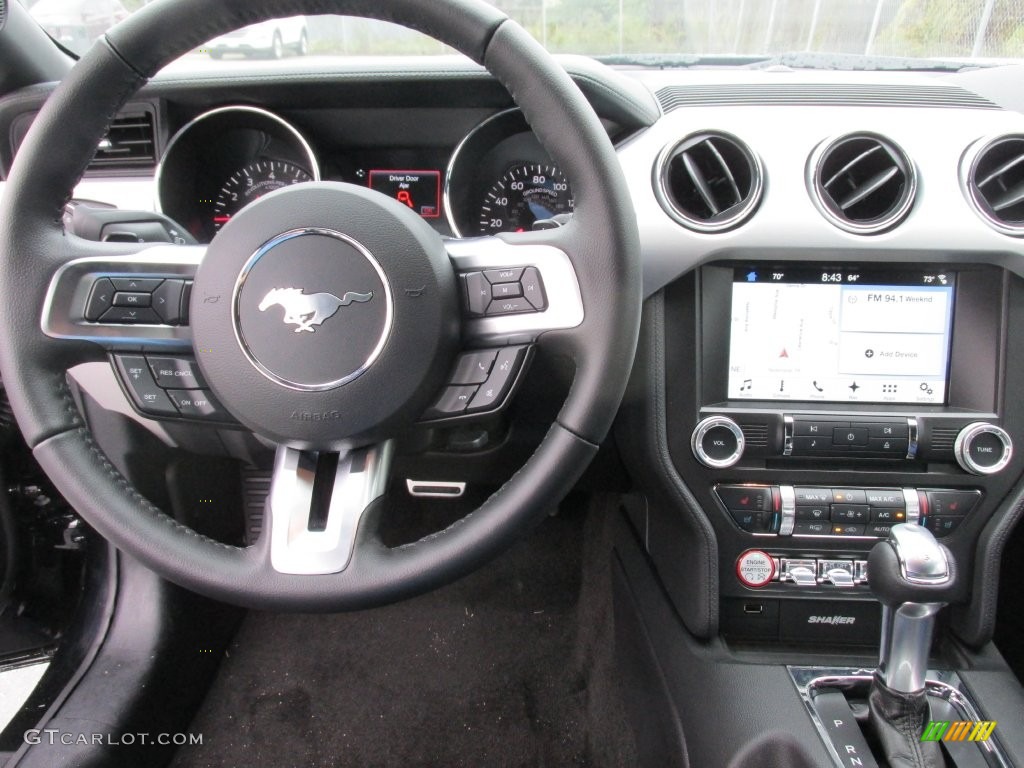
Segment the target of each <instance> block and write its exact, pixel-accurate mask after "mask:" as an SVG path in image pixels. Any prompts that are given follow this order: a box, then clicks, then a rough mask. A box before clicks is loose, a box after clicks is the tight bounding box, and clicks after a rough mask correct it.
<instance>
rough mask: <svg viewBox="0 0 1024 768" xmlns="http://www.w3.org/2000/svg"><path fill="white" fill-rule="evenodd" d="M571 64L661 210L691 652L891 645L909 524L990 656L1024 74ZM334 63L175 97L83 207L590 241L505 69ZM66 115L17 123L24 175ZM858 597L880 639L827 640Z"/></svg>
mask: <svg viewBox="0 0 1024 768" xmlns="http://www.w3.org/2000/svg"><path fill="white" fill-rule="evenodd" d="M564 62H565V64H566V66H567V69H568V70H569V72H570V74H571V75H572V76H573V77H574V78H575V79H576V81H577V83H578V84H579V85H580V87H581V89H582V90H583V91H584V93H585V94H586V95H587V96H588V98H589V99H590V101H591V103H592V104H593V105H594V107H595V109H596V111H597V112H598V114H599V116H600V117H601V118H602V121H603V123H604V126H605V129H606V130H607V132H608V135H609V137H610V138H611V139H612V141H613V143H614V144H615V146H616V148H617V151H618V155H619V158H620V161H621V164H622V167H623V170H624V172H625V175H626V179H627V183H628V185H629V189H630V192H631V195H632V200H633V204H634V206H635V209H636V216H637V224H638V228H639V231H640V238H641V247H642V259H643V276H644V293H645V296H646V297H647V302H646V306H645V313H644V323H643V331H642V337H641V344H640V352H639V357H638V359H637V363H636V365H635V368H634V386H633V387H632V389H631V394H630V396H629V397H628V398H627V400H626V403H625V405H624V407H623V410H622V412H621V414H620V419H619V425H618V428H617V431H616V444H617V446H618V449H619V452H620V455H621V458H622V461H623V463H624V464H625V465H626V467H627V469H628V471H629V474H630V476H631V478H632V479H633V480H634V481H635V483H636V485H637V488H638V489H639V491H640V493H641V494H642V496H643V497H644V501H643V503H638V504H636V505H635V506H631V507H630V508H629V510H628V511H629V514H630V517H631V519H632V521H633V524H634V527H635V529H636V530H637V531H638V535H639V536H640V537H641V538H642V539H643V541H644V544H645V547H646V550H647V554H648V556H649V557H650V559H651V562H652V563H653V565H654V567H655V568H656V569H657V571H658V572H659V575H660V576H661V578H662V581H663V583H664V585H665V589H666V592H667V593H668V594H669V596H670V598H671V599H672V601H673V603H674V605H675V607H676V609H677V611H678V612H679V615H680V616H681V617H682V618H683V620H684V622H685V623H686V625H687V627H688V629H689V630H690V631H691V632H692V633H693V634H694V635H696V636H698V637H713V636H716V635H717V634H719V633H721V634H723V635H724V636H725V637H726V639H728V640H730V641H732V642H740V643H751V642H754V643H780V642H790V643H792V642H807V641H813V642H835V643H838V644H840V645H842V644H858V643H859V644H863V645H870V644H871V643H873V642H875V640H876V638H877V611H876V610H875V609H877V605H876V604H874V603H873V602H872V601H871V600H870V596H869V595H868V594H866V591H867V587H866V586H865V583H864V582H865V580H864V573H863V563H865V562H866V555H867V552H868V550H869V549H870V548H871V546H872V545H873V544H874V543H875V542H876V541H877V540H878V538H879V537H882V536H885V535H886V534H887V531H888V527H891V525H892V524H894V523H895V522H902V521H907V520H914V521H918V522H922V523H924V524H926V525H928V526H929V527H930V528H932V530H933V531H934V532H935V533H936V534H937V535H939V536H941V537H942V538H943V541H944V543H946V544H948V546H949V547H950V548H951V549H952V550H953V551H954V552H955V553H956V555H957V558H958V561H959V562H960V563H961V564H963V567H964V568H966V570H967V571H968V572H970V574H971V578H967V579H964V580H963V587H962V591H961V594H960V596H959V599H960V602H961V609H959V610H958V613H957V614H956V616H955V618H954V623H955V625H956V629H957V632H958V633H959V634H960V635H961V636H962V637H965V638H967V639H969V640H971V641H974V642H981V641H983V640H984V639H985V638H986V637H987V636H990V635H991V633H992V624H993V621H994V619H993V613H992V609H991V604H990V599H989V598H988V597H986V595H991V594H992V590H994V589H995V583H996V580H997V579H998V576H999V569H998V560H999V554H1000V547H1001V546H1002V542H1004V541H1005V537H1006V533H1007V531H1008V530H1009V529H1010V528H1012V526H1013V525H1014V524H1015V523H1016V521H1017V519H1018V518H1019V516H1020V514H1021V510H1022V509H1024V506H1021V505H1019V504H1018V503H1017V501H1019V499H1018V498H1017V495H1015V494H1017V493H1018V492H1017V491H1015V487H1016V483H1017V481H1018V480H1019V478H1020V477H1021V474H1022V472H1024V460H1022V455H1024V453H1022V452H1020V451H1018V450H1015V441H1017V442H1019V440H1020V439H1021V436H1022V435H1024V403H1021V402H1020V401H1019V398H1016V397H1015V395H1014V393H1016V392H1018V391H1020V389H1021V388H1022V387H1024V349H1022V348H1021V341H1020V340H1021V339H1024V279H1022V276H1024V114H1022V109H1024V105H1022V104H1021V94H1020V92H1019V86H1018V85H1017V83H1019V82H1020V74H1021V72H1020V68H1019V67H1007V68H997V69H992V70H979V71H975V72H965V73H962V74H941V75H940V74H934V73H915V72H844V71H800V70H790V69H787V68H776V69H772V70H767V71H766V70H750V69H743V68H726V67H716V68H710V69H702V68H699V67H698V68H693V69H680V70H659V69H645V68H622V69H612V68H609V67H605V66H602V65H599V64H596V63H595V62H593V61H590V60H587V59H578V58H572V57H570V58H567V59H565V60H564ZM308 66H309V65H308V62H303V63H301V64H299V63H293V62H288V61H286V62H281V63H276V64H275V65H274V68H273V71H272V73H268V72H263V71H258V70H250V69H246V68H245V67H244V66H243V67H236V68H234V69H232V68H230V67H229V68H228V69H227V70H225V71H224V72H223V73H220V74H218V75H216V76H213V75H210V74H209V73H208V72H207V73H193V72H189V71H186V70H183V69H180V68H179V69H175V70H174V71H168V72H166V73H164V74H162V75H160V76H158V77H157V78H155V79H154V80H153V81H152V82H151V83H150V84H149V85H148V86H147V87H146V88H144V89H143V90H142V91H141V92H140V93H139V94H138V96H137V97H136V99H135V101H133V103H132V104H130V105H128V107H126V109H125V111H124V113H123V114H122V115H120V116H119V118H118V120H116V121H115V125H114V128H113V129H112V132H111V135H110V136H109V143H110V145H111V146H110V147H107V148H106V149H104V148H101V152H100V154H99V155H98V156H97V160H96V161H94V163H93V165H92V166H91V167H90V169H89V171H88V172H87V174H86V177H85V178H84V180H83V181H82V183H81V185H80V186H79V189H78V192H77V195H76V196H77V197H78V198H81V199H84V200H92V201H98V202H99V203H102V204H106V205H113V206H116V207H117V208H119V209H129V210H140V209H141V210H143V211H145V210H153V211H159V212H162V213H163V214H164V215H166V216H168V217H170V219H172V220H173V221H174V222H176V223H177V224H179V225H181V227H182V228H184V230H186V232H187V234H188V237H189V238H191V239H194V240H195V241H197V242H199V243H207V242H209V241H210V240H211V239H213V238H214V237H215V235H216V232H217V230H218V228H219V227H220V226H223V224H224V223H226V222H227V221H229V220H230V219H231V217H232V216H233V215H234V214H236V213H237V212H238V211H239V210H240V209H241V208H242V207H243V206H244V205H246V204H247V203H248V202H250V201H252V200H254V199H256V198H257V197H260V196H262V195H265V194H272V193H273V191H274V190H276V189H279V188H281V187H283V186H286V185H292V184H301V183H310V182H316V181H318V180H326V181H344V182H349V183H352V184H357V185H360V186H364V187H368V188H371V189H374V190H377V191H379V192H382V193H384V194H386V195H388V196H390V197H393V198H394V199H396V200H397V201H398V202H400V203H402V204H404V205H407V206H408V207H409V208H411V209H412V210H414V211H415V212H416V213H417V214H418V215H419V216H421V217H422V218H423V219H424V220H425V221H426V222H427V223H429V224H430V225H431V226H432V227H433V228H435V229H436V230H437V231H438V232H440V233H441V234H442V235H444V236H446V237H450V238H459V237H472V236H476V235H487V234H494V233H498V232H501V233H516V232H520V231H527V230H530V229H535V228H543V227H546V226H555V225H557V223H558V218H559V217H562V216H565V215H569V214H571V213H572V210H573V207H574V199H573V192H572V179H569V178H566V177H565V176H564V175H563V174H562V173H561V171H560V169H559V168H557V167H556V166H554V165H553V164H552V162H551V160H550V158H549V157H548V155H547V153H546V152H545V151H544V149H543V148H542V147H541V146H540V144H539V143H538V142H537V139H536V138H535V137H534V135H533V133H532V132H531V131H530V128H529V126H528V125H527V124H526V122H525V120H524V119H523V116H522V115H521V113H519V112H518V110H516V109H515V107H514V104H513V103H512V101H511V98H510V97H509V96H508V94H507V93H506V92H505V91H504V90H503V89H502V88H501V87H500V86H499V85H498V84H497V83H496V82H494V81H493V80H492V79H491V78H490V77H489V76H488V75H487V74H486V73H485V72H483V71H482V70H480V69H478V68H476V67H474V66H472V65H469V64H467V63H464V62H462V61H461V60H444V61H441V62H436V61H429V62H426V61H424V62H417V63H416V64H410V63H409V62H405V61H402V62H398V61H386V60H385V61H375V62H372V63H369V64H362V65H358V66H346V67H341V66H340V65H337V64H323V65H322V69H317V70H316V71H310V70H309V69H308ZM318 66H320V65H318ZM44 96H45V89H36V90H35V91H31V92H29V93H19V94H15V95H13V96H11V97H8V98H6V99H4V100H3V101H2V102H0V131H5V132H6V134H5V135H7V136H9V137H10V140H9V142H8V144H7V145H6V146H3V147H0V164H2V165H3V167H4V168H6V167H9V163H10V159H11V156H12V155H13V152H14V151H15V150H16V148H17V145H18V142H19V140H20V137H22V136H23V135H24V132H25V130H26V127H27V124H28V123H29V122H30V121H31V118H32V116H33V114H34V112H35V110H37V109H38V107H39V104H40V103H41V100H42V99H43V98H44ZM140 126H141V127H140ZM133 131H135V132H139V131H141V134H142V135H141V137H140V136H139V135H137V133H133ZM147 137H148V138H147ZM147 141H148V142H149V143H148V145H147V144H146V142H147ZM138 147H142V149H141V150H137V148H138ZM119 151H120V152H122V153H123V154H122V155H121V156H120V157H119V156H118V154H117V153H118V152H119ZM136 151H138V152H139V154H138V155H135V154H133V153H135V152H136ZM112 215H113V214H112ZM130 231H132V232H135V233H136V234H137V235H138V237H139V241H140V242H143V243H149V242H175V241H174V240H173V238H172V237H168V236H166V235H167V233H166V232H164V233H163V234H161V232H160V231H159V228H158V229H157V230H155V234H153V235H152V237H153V238H154V239H149V238H150V234H149V232H150V230H146V231H145V232H143V231H142V230H141V229H138V228H135V229H133V230H130ZM99 239H103V232H102V230H101V231H100V232H99ZM177 277H179V278H180V277H182V276H177ZM487 287H488V288H489V287H490V286H487ZM541 311H543V310H541ZM585 311H586V312H600V311H601V310H600V308H595V307H586V308H585ZM176 332H180V333H184V332H185V330H184V329H183V328H179V329H176ZM144 351H145V350H144ZM538 357H539V356H538ZM524 358H525V355H524ZM532 365H533V369H532V370H531V374H534V375H535V376H536V378H535V381H534V383H533V386H532V388H531V384H530V382H529V380H528V379H529V378H530V377H529V376H527V377H526V378H527V381H526V383H525V384H524V387H525V388H526V389H527V390H529V392H530V397H533V398H534V399H530V397H528V396H526V395H520V396H519V398H518V404H519V407H518V408H517V409H515V410H514V411H513V412H512V417H513V418H524V419H525V420H526V421H529V419H530V414H531V411H533V410H536V409H538V408H540V409H542V408H547V409H549V410H552V409H557V402H555V403H554V404H553V405H552V403H547V404H546V405H545V402H546V401H547V400H555V399H557V395H553V394H552V392H557V391H558V389H557V386H555V387H554V388H552V387H553V385H552V382H558V381H559V380H560V379H559V376H558V375H557V373H556V372H553V371H555V369H554V368H553V367H551V365H549V361H544V360H542V359H537V360H535V361H533V363H532ZM111 376H112V375H111V374H109V372H108V378H107V379H105V380H104V381H105V382H106V386H107V388H108V389H109V388H110V386H111V382H113V381H114V380H113V379H112V378H111ZM113 386H114V387H115V389H116V383H114V384H113ZM97 387H99V388H100V389H102V385H97ZM96 396H97V398H98V399H103V400H104V402H107V403H109V402H110V399H111V398H110V396H109V393H107V394H106V395H101V394H97V395H96ZM118 407H119V408H120V409H121V410H122V411H123V412H125V413H127V414H130V415H131V416H132V417H133V418H135V419H136V420H137V421H140V422H141V423H144V424H146V425H148V427H149V428H151V429H153V430H157V427H154V426H153V425H154V424H157V422H156V421H155V420H153V419H149V418H146V417H144V416H143V415H141V414H140V413H138V412H137V410H136V409H133V408H132V407H131V406H130V405H129V404H127V403H124V404H122V405H120V406H118ZM190 428H192V429H195V430H201V429H212V428H213V427H209V426H207V427H200V426H198V425H192V426H191V427H190ZM489 428H490V425H487V426H485V427H484V429H483V431H484V433H486V432H487V429H489ZM168 429H170V428H168ZM172 431H174V430H172ZM224 431H227V430H224ZM161 434H164V435H165V436H166V434H167V433H166V432H161ZM174 439H175V440H178V441H179V442H182V441H184V442H186V443H187V442H188V440H190V439H191V438H189V437H188V436H187V435H185V434H184V433H183V432H182V431H181V430H177V431H174ZM474 439H475V438H474ZM433 440H434V442H432V443H431V445H432V446H433V447H434V448H435V449H436V448H438V446H442V447H443V450H442V451H441V452H442V453H444V451H448V452H449V456H448V458H447V459H445V460H442V461H439V466H444V467H446V468H447V471H449V472H450V471H451V469H450V468H451V467H452V466H453V464H452V459H451V454H452V453H454V454H455V456H456V460H455V465H456V466H458V467H459V468H460V471H465V472H466V473H467V476H477V477H479V476H486V475H487V474H488V469H487V467H488V466H490V465H488V464H487V462H488V461H490V462H492V463H493V462H494V461H500V457H498V458H496V456H498V455H497V454H494V453H491V454H487V450H490V449H491V448H493V443H487V442H486V441H484V443H474V442H473V440H468V442H467V438H466V433H465V430H464V428H463V426H462V425H459V426H457V427H452V428H450V429H448V430H447V431H446V429H445V428H439V429H438V430H436V431H435V434H434V438H433ZM452 446H456V447H455V448H452ZM482 446H487V450H483V449H482ZM477 448H481V449H480V450H479V451H478V452H479V454H480V456H478V457H476V458H477V459H479V464H477V465H474V464H473V461H474V451H477ZM207 450H208V448H207ZM484 454H487V456H486V457H485V456H484ZM474 467H475V468H474ZM446 479H450V478H446ZM460 479H462V478H460ZM695 585H696V586H697V587H699V588H695ZM837 600H838V601H841V602H842V603H843V604H844V605H846V606H847V607H849V608H850V610H851V611H854V612H858V611H859V612H860V613H856V615H858V616H863V618H862V619H860V620H859V623H858V622H856V621H851V622H849V623H845V624H844V623H840V624H825V625H818V626H814V627H812V628H809V627H808V621H809V617H815V616H820V615H822V614H824V613H827V612H828V611H829V610H831V609H830V608H829V605H831V604H832V603H833V602H834V601H837ZM851 615H853V614H851ZM812 630H813V631H812Z"/></svg>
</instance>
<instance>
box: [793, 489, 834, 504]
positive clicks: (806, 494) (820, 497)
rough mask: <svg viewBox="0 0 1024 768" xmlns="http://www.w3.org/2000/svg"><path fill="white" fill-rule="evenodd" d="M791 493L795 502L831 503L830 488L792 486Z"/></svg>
mask: <svg viewBox="0 0 1024 768" xmlns="http://www.w3.org/2000/svg"><path fill="white" fill-rule="evenodd" d="M793 495H794V497H795V498H796V503H797V504H831V503H832V489H831V488H794V489H793Z"/></svg>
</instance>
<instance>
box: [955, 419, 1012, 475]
mask: <svg viewBox="0 0 1024 768" xmlns="http://www.w3.org/2000/svg"><path fill="white" fill-rule="evenodd" d="M953 453H954V454H955V455H956V460H957V463H958V464H959V465H960V466H961V467H963V468H964V469H965V470H967V471H968V472H970V473H971V474H974V475H993V474H995V473H996V472H998V471H999V470H1001V469H1002V468H1003V467H1005V466H1006V465H1007V464H1009V463H1010V459H1011V458H1012V457H1013V441H1012V440H1011V439H1010V436H1009V434H1007V432H1006V430H1005V429H1001V428H1000V427H997V426H996V425H995V424H989V423H987V422H984V421H976V422H974V423H973V424H968V425H967V426H966V427H964V428H963V429H961V430H960V434H959V435H957V436H956V442H955V443H953Z"/></svg>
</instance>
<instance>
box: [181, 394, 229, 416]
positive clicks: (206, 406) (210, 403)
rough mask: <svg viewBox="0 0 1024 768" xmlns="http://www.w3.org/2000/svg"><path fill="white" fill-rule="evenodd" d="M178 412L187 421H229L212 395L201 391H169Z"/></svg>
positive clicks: (226, 414) (222, 408)
mask: <svg viewBox="0 0 1024 768" xmlns="http://www.w3.org/2000/svg"><path fill="white" fill-rule="evenodd" d="M167 394H168V395H170V398H171V400H172V401H173V402H174V405H175V406H177V408H178V412H179V413H180V414H181V415H182V416H184V417H185V418H187V419H203V420H212V421H230V420H231V417H230V416H229V415H228V412H227V411H225V410H224V407H223V406H222V405H221V404H220V403H218V402H217V401H216V400H215V399H214V397H213V395H211V394H210V393H209V392H207V391H206V390H203V389H169V390H167Z"/></svg>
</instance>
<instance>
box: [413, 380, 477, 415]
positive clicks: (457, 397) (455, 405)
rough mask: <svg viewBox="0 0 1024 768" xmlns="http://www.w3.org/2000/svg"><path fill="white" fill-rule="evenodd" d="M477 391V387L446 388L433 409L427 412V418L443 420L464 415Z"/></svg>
mask: <svg viewBox="0 0 1024 768" xmlns="http://www.w3.org/2000/svg"><path fill="white" fill-rule="evenodd" d="M477 389H478V388H477V387H446V388H445V390H444V393H443V394H442V395H441V397H440V398H438V401H437V402H436V403H434V407H433V408H431V409H430V410H429V411H428V412H427V414H426V415H427V417H428V418H443V417H445V416H458V415H459V414H460V413H464V412H465V410H466V407H467V406H468V405H469V401H470V400H472V399H473V395H475V394H476V391H477Z"/></svg>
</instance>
